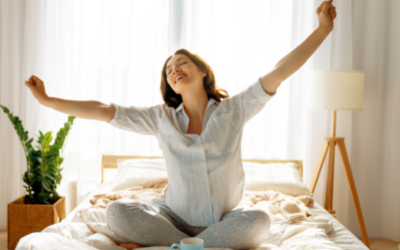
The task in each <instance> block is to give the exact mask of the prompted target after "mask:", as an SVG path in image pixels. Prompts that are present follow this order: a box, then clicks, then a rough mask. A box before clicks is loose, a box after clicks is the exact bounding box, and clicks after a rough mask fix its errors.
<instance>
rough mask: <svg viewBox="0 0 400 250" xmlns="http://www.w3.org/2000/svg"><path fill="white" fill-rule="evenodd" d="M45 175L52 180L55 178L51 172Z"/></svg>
mask: <svg viewBox="0 0 400 250" xmlns="http://www.w3.org/2000/svg"><path fill="white" fill-rule="evenodd" d="M44 176H46V177H47V178H49V179H50V180H53V181H54V177H53V176H52V175H51V174H49V173H44Z"/></svg>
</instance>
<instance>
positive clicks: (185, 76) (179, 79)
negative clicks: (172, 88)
mask: <svg viewBox="0 0 400 250" xmlns="http://www.w3.org/2000/svg"><path fill="white" fill-rule="evenodd" d="M185 77H186V76H184V77H181V78H179V79H178V80H176V83H177V82H179V81H180V80H182V79H183V78H185Z"/></svg>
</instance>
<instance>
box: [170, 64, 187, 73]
mask: <svg viewBox="0 0 400 250" xmlns="http://www.w3.org/2000/svg"><path fill="white" fill-rule="evenodd" d="M182 64H186V63H185V62H184V63H181V65H182ZM171 71H172V70H171ZM171 71H170V72H168V75H169V73H171Z"/></svg>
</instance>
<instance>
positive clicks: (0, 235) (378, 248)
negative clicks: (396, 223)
mask: <svg viewBox="0 0 400 250" xmlns="http://www.w3.org/2000/svg"><path fill="white" fill-rule="evenodd" d="M360 240H361V241H362V239H360ZM369 243H370V244H371V250H399V248H398V247H397V245H398V244H399V243H400V242H394V241H392V240H388V239H370V240H369ZM0 250H8V249H7V230H0Z"/></svg>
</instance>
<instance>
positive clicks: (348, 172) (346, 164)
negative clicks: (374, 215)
mask: <svg viewBox="0 0 400 250" xmlns="http://www.w3.org/2000/svg"><path fill="white" fill-rule="evenodd" d="M338 144H339V149H340V153H341V156H342V160H343V166H344V170H345V171H346V176H347V182H348V183H349V187H350V191H351V197H352V198H353V203H354V206H355V209H356V213H357V218H358V223H359V225H360V229H361V233H362V236H363V241H364V244H365V245H366V246H367V247H368V248H369V249H371V247H370V245H369V239H368V235H367V230H366V229H365V224H364V218H363V216H362V213H361V207H360V202H359V201H358V195H357V191H356V186H355V184H354V179H353V174H352V172H351V167H350V162H349V158H348V156H347V151H346V146H345V145H344V140H342V141H338Z"/></svg>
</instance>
